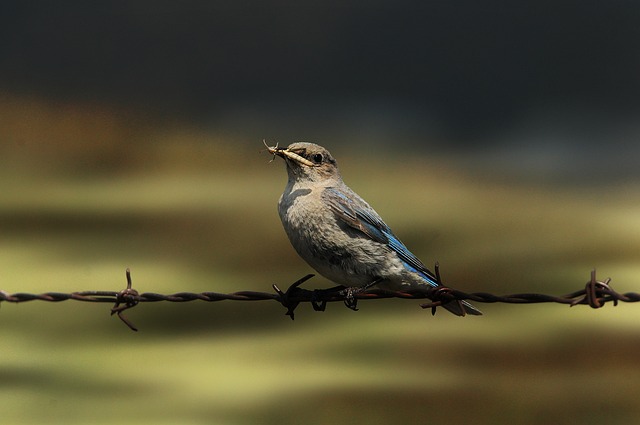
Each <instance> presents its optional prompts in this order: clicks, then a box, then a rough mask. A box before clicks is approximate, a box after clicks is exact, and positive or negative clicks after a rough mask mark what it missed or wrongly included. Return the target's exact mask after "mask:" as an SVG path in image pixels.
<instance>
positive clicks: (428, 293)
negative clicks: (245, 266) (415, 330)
mask: <svg viewBox="0 0 640 425" xmlns="http://www.w3.org/2000/svg"><path fill="white" fill-rule="evenodd" d="M435 272H436V278H437V281H438V282H439V283H440V286H438V287H425V288H424V289H422V288H419V289H418V288H412V289H407V290H405V291H390V290H386V289H371V288H370V287H371V286H373V285H374V284H375V283H377V282H373V283H372V284H371V285H369V286H367V287H366V288H359V289H353V288H347V289H345V288H344V287H341V286H340V287H335V288H329V289H316V290H309V289H303V288H300V285H302V284H303V283H304V282H306V281H307V280H309V279H311V278H312V277H313V276H314V275H313V274H308V275H306V276H304V277H302V278H301V279H299V280H298V281H296V282H295V283H293V284H292V285H291V286H289V288H288V289H287V290H286V291H282V290H281V289H280V288H279V287H278V286H277V285H272V287H273V289H274V291H275V293H274V292H256V291H239V292H233V293H227V294H223V293H218V292H200V293H193V292H178V293H175V294H157V293H153V292H144V293H139V292H138V291H137V290H135V289H133V287H132V280H131V272H130V270H129V269H127V271H126V278H127V287H126V289H123V290H122V291H79V292H71V293H62V292H46V293H42V294H29V293H23V292H20V293H15V294H9V293H7V292H5V291H1V290H0V303H1V302H2V301H6V302H10V303H22V302H27V301H48V302H60V301H67V300H74V301H84V302H93V303H113V304H114V306H113V307H112V308H111V315H114V314H115V315H117V316H118V317H119V318H120V320H122V321H123V322H124V323H125V324H126V325H127V326H128V327H129V328H130V329H131V330H133V331H137V330H138V329H137V327H136V326H135V325H134V324H133V323H132V322H131V321H130V320H129V319H128V318H126V317H125V316H124V314H123V312H124V311H125V310H128V309H131V308H133V307H135V306H137V305H138V304H140V303H148V302H163V301H165V302H189V301H207V302H214V301H265V300H269V301H278V302H279V303H280V304H282V305H283V306H284V307H285V308H286V309H287V312H286V315H287V316H289V317H290V318H291V319H292V320H293V319H294V311H295V309H296V308H297V307H298V305H300V304H301V303H311V305H312V307H313V309H314V310H315V311H324V310H325V308H326V305H327V303H330V302H336V301H342V302H344V303H345V305H346V306H347V307H348V308H350V309H352V310H358V308H357V302H358V300H378V299H387V298H402V299H429V300H430V302H428V303H425V304H421V305H420V307H422V308H424V309H431V313H432V314H435V313H436V309H437V307H441V306H443V305H444V304H447V303H450V302H458V303H460V308H461V310H462V311H465V309H464V305H463V304H462V301H463V300H468V301H473V302H476V303H508V304H536V303H558V304H567V305H569V306H572V307H573V306H575V305H588V306H589V307H591V308H601V307H603V306H604V305H605V304H607V303H613V305H614V306H616V305H618V302H627V303H628V302H638V301H640V294H638V293H633V292H628V293H624V294H621V293H618V292H616V291H614V290H613V288H612V287H611V279H610V278H607V279H605V280H602V281H601V280H597V279H596V271H595V270H593V271H592V272H591V279H590V280H589V281H588V282H587V283H586V285H585V287H584V288H583V289H580V290H577V291H575V292H572V293H569V294H566V295H562V296H555V295H545V294H535V293H522V294H512V295H493V294H490V293H486V292H473V293H466V292H462V291H458V290H456V289H452V288H449V287H447V286H444V285H442V282H441V279H440V271H439V266H438V264H436V266H435Z"/></svg>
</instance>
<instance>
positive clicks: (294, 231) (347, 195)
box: [263, 141, 482, 316]
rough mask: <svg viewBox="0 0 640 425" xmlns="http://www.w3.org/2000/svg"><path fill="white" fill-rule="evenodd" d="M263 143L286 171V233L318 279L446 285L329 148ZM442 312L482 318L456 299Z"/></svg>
mask: <svg viewBox="0 0 640 425" xmlns="http://www.w3.org/2000/svg"><path fill="white" fill-rule="evenodd" d="M263 142H264V141H263ZM264 143H265V146H266V147H267V151H268V152H269V153H270V154H272V155H273V158H274V159H275V157H276V156H279V157H281V158H282V159H283V160H284V162H285V164H286V168H287V175H288V180H287V184H286V187H285V189H284V192H283V193H282V196H281V197H280V200H279V201H278V214H279V216H280V220H281V221H282V225H283V227H284V230H285V233H286V234H287V236H288V238H289V241H290V242H291V245H292V246H293V248H294V249H295V251H296V252H297V253H298V255H299V256H300V257H302V259H304V260H305V261H306V262H307V263H308V264H309V265H310V266H311V267H312V268H313V269H315V270H316V271H317V272H318V273H319V274H321V275H322V276H324V277H325V278H327V279H329V280H330V281H333V282H335V283H337V284H338V285H339V286H341V287H344V288H356V290H357V288H369V287H371V286H373V285H376V286H377V287H379V288H383V289H388V290H396V291H400V290H403V289H404V290H406V289H421V288H422V289H424V288H425V287H438V286H441V284H440V282H439V279H438V278H437V277H436V275H434V274H433V273H432V272H431V271H430V270H429V269H428V268H427V267H426V266H425V265H424V264H423V263H422V261H420V260H419V259H418V257H416V256H415V255H414V254H413V253H411V251H409V249H408V248H407V247H406V246H405V245H404V244H403V243H402V242H401V241H400V239H399V238H398V237H397V236H396V235H395V234H394V233H393V232H392V231H391V229H390V228H389V226H387V224H386V223H385V222H384V221H383V220H382V218H381V217H380V215H379V214H378V213H377V212H376V211H375V210H374V209H373V208H372V207H371V206H370V205H369V204H368V203H367V202H366V201H365V200H364V199H362V198H361V197H360V196H359V195H358V194H357V193H356V192H354V191H353V190H352V189H351V188H349V187H348V186H347V185H346V184H345V183H344V181H343V180H342V176H341V175H340V171H339V169H338V164H337V162H336V160H335V159H334V157H333V156H332V155H331V153H329V151H328V150H327V149H325V148H324V147H322V146H320V145H317V144H315V143H309V142H294V143H292V144H290V145H289V146H287V147H286V148H282V147H278V146H277V145H276V146H268V145H267V144H266V142H264ZM272 160H273V159H272ZM425 285H426V286H425ZM347 305H348V304H347ZM443 307H444V308H446V309H447V310H449V311H450V312H452V313H453V314H455V315H458V316H465V315H466V314H471V315H481V314H482V313H481V312H480V310H478V309H477V308H476V307H474V306H473V305H471V304H470V303H468V302H467V301H458V300H453V301H449V302H447V303H445V304H444V305H443Z"/></svg>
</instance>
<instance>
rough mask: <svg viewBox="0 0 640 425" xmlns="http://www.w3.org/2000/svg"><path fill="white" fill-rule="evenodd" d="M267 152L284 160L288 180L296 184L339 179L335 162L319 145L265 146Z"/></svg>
mask: <svg viewBox="0 0 640 425" xmlns="http://www.w3.org/2000/svg"><path fill="white" fill-rule="evenodd" d="M267 150H268V151H269V153H271V154H273V155H277V156H279V157H281V158H283V159H284V162H285V163H286V164H287V173H288V174H289V179H293V180H294V181H296V182H304V181H309V182H316V183H319V182H325V181H332V180H333V179H336V178H337V179H339V178H340V172H339V171H338V164H337V163H336V160H335V159H333V156H331V154H330V153H329V151H328V150H326V149H325V148H323V147H322V146H320V145H316V144H314V143H308V142H295V143H292V144H290V145H289V146H287V147H286V148H279V147H278V146H277V145H276V146H267Z"/></svg>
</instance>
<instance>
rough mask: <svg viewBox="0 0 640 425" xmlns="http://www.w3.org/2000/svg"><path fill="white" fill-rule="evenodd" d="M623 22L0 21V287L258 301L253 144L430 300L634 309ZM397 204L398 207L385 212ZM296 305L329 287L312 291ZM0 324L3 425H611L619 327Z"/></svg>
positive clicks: (373, 312) (403, 313) (387, 314)
mask: <svg viewBox="0 0 640 425" xmlns="http://www.w3.org/2000/svg"><path fill="white" fill-rule="evenodd" d="M639 20H640V4H638V3H636V2H630V1H622V0H620V1H618V0H614V1H610V2H593V1H586V2H585V1H571V0H554V1H553V2H551V1H525V2H516V3H514V2H507V1H489V2H474V1H469V0H454V1H448V2H435V1H429V2H417V1H394V2H385V1H371V2H366V3H364V2H356V1H342V2H335V3H334V2H321V3H318V2H310V1H306V0H303V1H298V2H295V3H290V2H277V1H276V2H261V1H252V0H250V1H245V2H220V1H206V2H205V1H195V0H193V1H188V0H187V1H181V2H170V1H154V2H151V1H133V2H131V1H128V2H123V1H110V2H80V1H67V2H55V3H51V2H39V1H35V2H17V1H5V2H3V3H2V5H0V189H1V193H2V194H1V195H0V253H1V255H0V264H1V266H2V267H0V280H1V282H0V289H2V290H4V291H6V292H8V293H15V292H31V293H39V292H46V291H58V292H69V291H79V290H120V289H122V288H124V286H125V285H126V281H125V269H126V267H130V268H131V270H132V275H133V283H134V287H135V288H136V289H138V290H139V291H141V292H159V293H173V292H180V291H190V292H200V291H214V292H233V291H238V290H256V291H270V286H271V284H272V283H278V284H279V285H280V286H281V287H286V286H287V285H288V284H289V283H292V282H294V281H295V280H296V279H298V278H299V277H301V276H303V275H304V274H306V273H309V272H310V271H311V270H310V268H309V267H308V266H307V265H306V264H305V263H303V261H302V260H300V259H299V258H298V257H297V256H296V254H295V253H294V252H293V250H292V248H291V247H290V246H289V243H288V241H287V239H286V236H285V235H284V232H283V230H282V228H281V225H280V222H279V219H278V216H277V212H276V203H277V200H278V197H279V196H280V193H281V192H282V189H283V188H284V185H285V182H286V173H285V171H284V165H283V164H282V163H281V161H280V160H279V159H276V161H274V162H273V163H269V160H270V157H269V155H267V154H266V152H264V147H263V145H262V139H266V140H267V142H268V143H269V144H275V143H279V144H280V145H281V146H282V145H287V144H289V143H290V142H292V141H294V140H308V141H314V142H317V143H319V144H322V145H324V146H325V147H327V148H328V149H330V150H331V152H332V153H333V155H334V156H335V157H336V158H337V159H338V162H339V164H340V166H341V170H342V174H343V177H344V178H345V180H346V182H347V183H348V184H349V185H350V186H351V187H352V188H354V189H355V190H356V191H357V192H358V193H359V194H360V195H362V196H363V197H364V198H365V199H367V200H368V201H369V203H370V204H372V205H373V206H374V208H376V209H377V211H378V212H379V213H380V214H381V215H382V216H383V217H384V218H385V220H386V221H387V223H388V224H389V225H390V226H391V227H392V228H393V229H394V231H395V233H396V234H397V235H398V236H399V237H400V238H401V239H402V240H403V241H404V242H405V244H407V245H408V246H409V247H410V249H412V251H413V252H414V253H415V254H416V255H418V257H420V258H421V259H422V260H423V261H424V262H425V263H426V264H428V265H431V264H433V263H434V262H435V261H439V262H440V265H441V270H442V274H443V278H444V280H445V282H446V283H448V284H449V285H451V286H453V287H456V288H459V289H462V290H467V291H484V292H491V293H498V294H504V293H517V292H539V293H551V294H563V293H567V292H571V291H574V290H577V289H580V288H581V287H582V286H583V285H584V283H585V282H586V281H587V280H588V279H589V273H590V271H591V270H592V269H593V268H597V270H598V275H599V277H600V278H605V277H607V276H611V277H612V278H613V285H614V288H615V289H617V290H618V291H620V292H626V291H640V265H639V261H638V260H639V258H640V257H639V253H640V222H639V220H638V217H640V204H639V203H638V201H637V199H638V196H639V195H640V170H639V167H638V163H639V161H640V144H639V143H638V139H639V136H640V124H639V123H640V121H639V120H638V112H640V78H639V77H638V75H640V73H639V67H640V25H638V24H639V22H640V21H639ZM399 206H401V207H400V208H399ZM305 285H306V287H308V288H319V287H327V286H330V285H331V284H330V283H329V282H327V281H326V280H324V279H323V278H321V277H316V278H314V279H312V280H311V281H309V282H308V283H306V284H305ZM418 304H419V302H417V301H407V300H404V301H403V300H385V301H376V302H361V303H360V311H358V312H357V313H354V312H352V311H348V310H346V309H345V308H344V307H343V306H342V305H339V304H332V305H330V306H329V307H328V310H327V311H326V312H324V313H316V312H313V311H312V310H311V308H310V307H309V306H304V305H303V306H301V307H299V309H298V310H297V312H296V321H295V322H291V321H290V320H289V319H288V318H287V317H285V316H284V313H285V310H284V308H283V307H282V306H279V305H277V304H276V303H269V302H256V303H234V302H222V303H214V304H206V303H184V304H174V303H158V304H144V305H141V306H139V307H137V308H136V309H134V310H132V311H129V312H128V313H127V316H128V317H129V318H130V319H131V320H132V321H133V322H134V323H135V324H136V325H137V326H138V327H139V328H140V332H138V333H133V332H131V331H130V330H129V329H127V328H126V327H125V326H124V325H123V324H122V323H120V321H118V320H117V319H116V318H110V317H109V307H108V306H107V305H102V304H100V305H95V304H85V303H77V302H65V303H61V304H52V303H43V302H31V303H24V304H18V305H10V304H8V303H5V304H3V305H2V308H1V309H0V324H1V326H0V338H1V339H2V348H1V349H0V364H1V365H2V367H0V395H1V398H2V400H3V402H4V406H5V409H3V423H7V424H10V423H15V424H26V423H29V424H34V423H64V424H74V423H78V424H80V423H82V424H85V423H97V424H99V423H113V422H114V421H118V422H120V423H135V424H145V423H153V424H174V423H180V424H204V423H207V424H209V423H215V424H251V423H262V424H276V423H279V424H281V423H306V424H321V423H322V424H324V423H332V424H341V423H345V424H346V423H349V424H352V423H360V422H362V423H364V422H365V421H366V423H369V424H392V423H393V424H396V423H419V422H427V421H428V422H430V423H447V424H462V423H465V424H466V423H475V424H484V423H487V424H489V423H490V424H502V423H504V424H507V423H508V424H512V423H519V424H547V423H550V422H553V423H578V422H579V423H585V424H590V423H594V424H595V423H598V424H599V423H602V422H603V421H606V422H607V423H615V424H627V423H632V422H634V419H637V417H638V415H640V407H639V405H638V403H637V394H638V392H639V391H640V379H639V378H640V367H639V366H638V362H637V358H638V355H640V330H638V328H637V323H638V320H640V313H639V312H638V308H637V307H636V306H635V305H633V304H628V305H619V306H618V307H616V308H613V307H612V306H606V307H605V308H603V309H601V310H590V309H588V308H586V307H583V306H579V307H574V308H572V309H569V308H568V307H565V306H560V305H537V306H513V305H499V304H494V305H481V306H480V308H481V309H482V310H483V311H484V313H485V316H483V317H479V318H477V317H467V318H462V319H461V318H457V317H454V316H451V315H448V314H446V312H440V313H439V314H437V315H436V316H435V317H432V316H431V314H430V313H429V312H428V311H423V310H421V309H420V308H419V306H418Z"/></svg>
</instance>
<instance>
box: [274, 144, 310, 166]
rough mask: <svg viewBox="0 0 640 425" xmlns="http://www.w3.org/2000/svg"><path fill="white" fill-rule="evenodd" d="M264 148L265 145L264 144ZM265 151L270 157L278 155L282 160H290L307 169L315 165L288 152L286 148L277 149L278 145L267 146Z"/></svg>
mask: <svg viewBox="0 0 640 425" xmlns="http://www.w3.org/2000/svg"><path fill="white" fill-rule="evenodd" d="M265 146H267V145H266V143H265ZM267 151H268V152H269V153H270V154H272V155H278V156H279V157H281V158H284V159H287V158H288V159H291V160H293V161H296V162H297V163H299V164H303V165H306V166H308V167H314V166H315V164H314V163H313V162H311V161H309V160H308V159H307V158H303V157H302V156H300V155H298V154H297V153H295V152H293V151H290V150H289V149H287V148H279V147H278V145H276V146H267Z"/></svg>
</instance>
